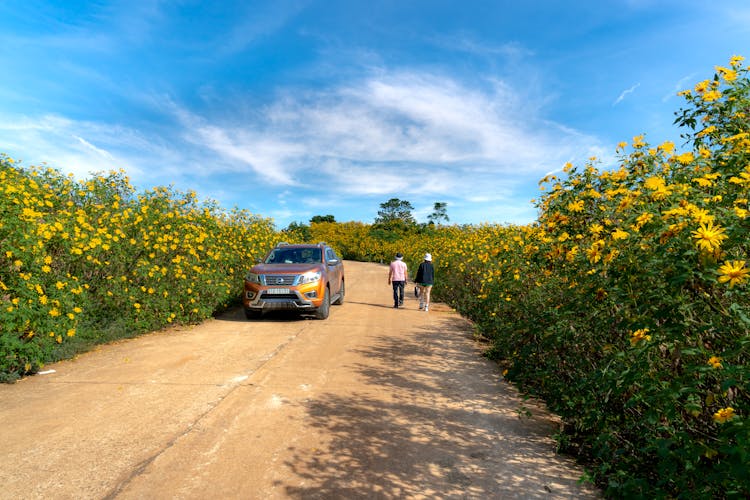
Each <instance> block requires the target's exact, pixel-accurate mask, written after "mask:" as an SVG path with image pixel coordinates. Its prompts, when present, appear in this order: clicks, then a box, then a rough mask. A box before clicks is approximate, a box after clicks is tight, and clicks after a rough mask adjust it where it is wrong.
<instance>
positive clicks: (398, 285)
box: [388, 252, 407, 309]
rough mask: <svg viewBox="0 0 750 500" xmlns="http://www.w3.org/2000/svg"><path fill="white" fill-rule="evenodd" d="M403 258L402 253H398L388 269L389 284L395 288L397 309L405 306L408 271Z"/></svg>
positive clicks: (394, 303) (394, 299) (394, 304)
mask: <svg viewBox="0 0 750 500" xmlns="http://www.w3.org/2000/svg"><path fill="white" fill-rule="evenodd" d="M403 258H404V256H403V255H402V254H401V252H398V253H397V254H396V258H395V259H394V260H393V262H391V265H390V267H389V269H388V284H389V285H392V286H393V307H395V308H396V309H398V308H399V307H400V306H403V305H404V287H405V286H406V273H407V269H406V262H404V261H403Z"/></svg>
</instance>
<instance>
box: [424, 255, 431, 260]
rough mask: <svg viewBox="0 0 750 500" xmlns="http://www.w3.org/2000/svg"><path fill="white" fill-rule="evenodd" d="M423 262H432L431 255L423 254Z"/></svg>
mask: <svg viewBox="0 0 750 500" xmlns="http://www.w3.org/2000/svg"><path fill="white" fill-rule="evenodd" d="M424 260H426V261H431V260H432V255H430V254H428V253H426V254H424Z"/></svg>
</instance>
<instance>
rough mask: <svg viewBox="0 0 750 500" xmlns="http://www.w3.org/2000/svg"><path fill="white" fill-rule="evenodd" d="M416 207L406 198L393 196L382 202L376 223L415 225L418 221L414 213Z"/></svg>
mask: <svg viewBox="0 0 750 500" xmlns="http://www.w3.org/2000/svg"><path fill="white" fill-rule="evenodd" d="M412 210H414V207H413V206H412V204H411V203H409V202H408V201H406V200H399V199H398V198H391V199H390V200H388V201H386V202H385V203H381V204H380V210H378V216H377V217H376V218H375V224H381V225H384V226H390V225H395V226H413V225H416V223H417V221H416V220H415V219H414V216H413V215H412V213H411V212H412Z"/></svg>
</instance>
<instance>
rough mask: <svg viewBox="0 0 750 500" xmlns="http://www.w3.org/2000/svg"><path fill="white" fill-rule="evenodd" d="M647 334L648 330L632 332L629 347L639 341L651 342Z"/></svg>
mask: <svg viewBox="0 0 750 500" xmlns="http://www.w3.org/2000/svg"><path fill="white" fill-rule="evenodd" d="M648 332H649V329H648V328H641V329H639V330H636V331H634V332H633V333H632V334H631V336H630V345H632V346H636V345H638V344H639V343H640V342H641V341H644V340H645V341H647V342H648V341H649V340H651V335H647V334H648Z"/></svg>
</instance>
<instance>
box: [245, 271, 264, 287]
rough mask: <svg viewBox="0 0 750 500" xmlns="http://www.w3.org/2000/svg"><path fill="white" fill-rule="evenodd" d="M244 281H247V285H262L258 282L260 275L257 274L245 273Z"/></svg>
mask: <svg viewBox="0 0 750 500" xmlns="http://www.w3.org/2000/svg"><path fill="white" fill-rule="evenodd" d="M245 281H247V282H249V283H257V284H259V285H261V284H262V283H261V281H260V275H259V274H255V273H247V274H246V275H245Z"/></svg>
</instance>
